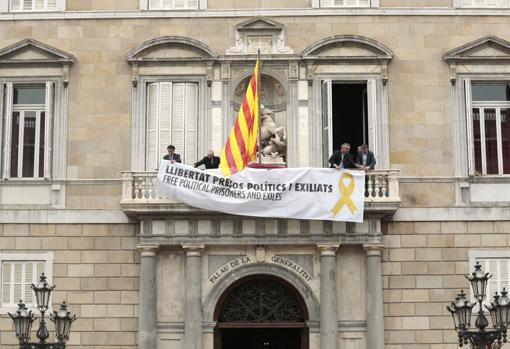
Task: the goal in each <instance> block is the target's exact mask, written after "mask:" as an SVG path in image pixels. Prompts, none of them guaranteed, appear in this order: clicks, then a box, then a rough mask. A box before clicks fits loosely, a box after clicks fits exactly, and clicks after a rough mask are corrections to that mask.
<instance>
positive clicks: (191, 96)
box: [184, 83, 198, 165]
mask: <svg viewBox="0 0 510 349" xmlns="http://www.w3.org/2000/svg"><path fill="white" fill-rule="evenodd" d="M185 130H186V131H185V134H184V141H185V143H186V146H185V151H186V152H185V154H184V159H185V160H186V161H185V163H186V164H189V165H192V164H193V163H195V162H196V161H197V148H198V145H197V141H198V139H197V138H198V84H195V83H188V84H186V118H185Z"/></svg>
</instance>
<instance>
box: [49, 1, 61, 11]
mask: <svg viewBox="0 0 510 349" xmlns="http://www.w3.org/2000/svg"><path fill="white" fill-rule="evenodd" d="M64 2H65V1H64ZM47 10H48V11H55V10H60V11H64V10H63V9H60V8H58V9H57V0H48V8H47Z"/></svg>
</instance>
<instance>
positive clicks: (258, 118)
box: [257, 49, 262, 164]
mask: <svg viewBox="0 0 510 349" xmlns="http://www.w3.org/2000/svg"><path fill="white" fill-rule="evenodd" d="M257 62H258V63H259V69H258V70H257V114H258V115H257V122H258V125H257V128H258V141H259V164H261V163H262V132H261V131H262V130H261V128H260V93H259V92H260V83H261V81H260V70H261V68H262V62H261V61H260V49H258V50H257Z"/></svg>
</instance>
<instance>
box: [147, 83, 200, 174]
mask: <svg viewBox="0 0 510 349" xmlns="http://www.w3.org/2000/svg"><path fill="white" fill-rule="evenodd" d="M146 123H147V126H146V129H147V133H146V135H147V136H146V168H147V169H156V168H158V166H159V162H160V160H161V159H162V158H163V156H164V155H165V154H166V153H167V150H166V147H167V146H168V145H170V144H172V145H174V146H175V148H176V153H178V154H180V155H181V159H182V161H183V162H184V163H186V164H193V163H194V162H196V161H197V139H198V135H197V131H198V83H194V82H155V83H149V84H148V85H147V121H146Z"/></svg>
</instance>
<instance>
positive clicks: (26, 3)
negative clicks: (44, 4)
mask: <svg viewBox="0 0 510 349" xmlns="http://www.w3.org/2000/svg"><path fill="white" fill-rule="evenodd" d="M32 1H35V0H23V11H32V9H33V4H32Z"/></svg>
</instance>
